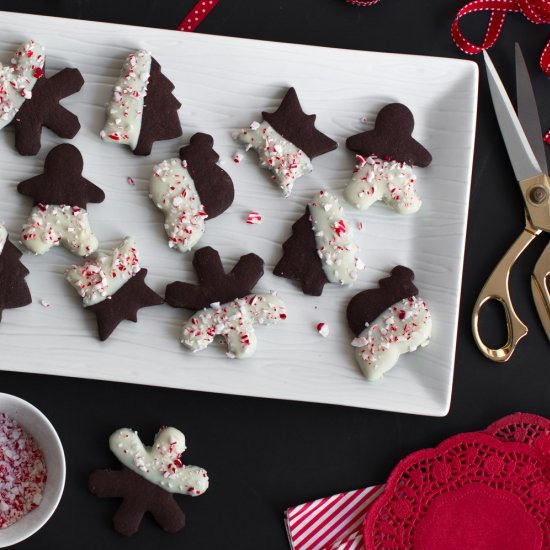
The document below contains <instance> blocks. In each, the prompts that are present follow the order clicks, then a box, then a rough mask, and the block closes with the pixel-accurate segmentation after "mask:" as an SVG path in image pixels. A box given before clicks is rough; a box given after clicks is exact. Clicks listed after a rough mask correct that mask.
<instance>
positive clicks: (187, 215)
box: [149, 158, 208, 252]
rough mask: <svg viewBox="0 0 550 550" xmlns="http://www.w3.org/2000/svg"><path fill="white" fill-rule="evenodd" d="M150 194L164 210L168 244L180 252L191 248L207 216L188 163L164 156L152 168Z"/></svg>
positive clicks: (198, 236)
mask: <svg viewBox="0 0 550 550" xmlns="http://www.w3.org/2000/svg"><path fill="white" fill-rule="evenodd" d="M149 197H150V198H151V200H152V201H153V202H154V203H155V206H156V207H157V208H159V209H160V210H162V211H163V212H164V214H165V221H164V229H165V230H166V233H167V235H168V246H169V247H170V248H177V249H178V250H179V251H180V252H187V251H188V250H191V248H193V246H195V244H197V242H198V241H199V240H200V238H201V237H202V236H203V234H204V222H205V221H206V218H207V217H208V216H207V215H206V212H205V210H204V206H203V205H202V204H201V200H200V197H199V194H198V193H197V190H196V188H195V183H194V181H193V178H192V177H191V175H190V174H189V171H188V170H187V163H186V162H185V161H183V162H182V161H181V160H180V159H179V158H172V159H168V160H163V161H162V162H161V163H160V164H157V165H155V167H154V168H153V175H152V176H151V180H150V183H149Z"/></svg>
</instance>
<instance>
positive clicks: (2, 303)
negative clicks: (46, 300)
mask: <svg viewBox="0 0 550 550" xmlns="http://www.w3.org/2000/svg"><path fill="white" fill-rule="evenodd" d="M21 256H22V254H21V252H19V250H18V249H17V248H16V247H15V245H13V244H12V243H11V242H10V241H9V239H8V232H7V231H6V228H5V227H4V226H3V225H2V224H1V223H0V321H2V311H3V310H4V309H14V308H17V307H23V306H27V305H29V304H30V303H31V302H32V298H31V293H30V291H29V287H28V286H27V283H26V282H25V277H26V276H27V275H28V274H29V270H28V269H27V268H26V267H25V266H24V265H23V264H22V263H21V261H20V258H21Z"/></svg>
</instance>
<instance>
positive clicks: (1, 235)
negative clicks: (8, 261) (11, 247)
mask: <svg viewBox="0 0 550 550" xmlns="http://www.w3.org/2000/svg"><path fill="white" fill-rule="evenodd" d="M7 240H8V232H7V230H6V228H5V227H4V225H3V224H2V223H0V255H1V254H2V251H3V250H4V246H5V245H6V241H7Z"/></svg>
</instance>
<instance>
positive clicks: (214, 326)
mask: <svg viewBox="0 0 550 550" xmlns="http://www.w3.org/2000/svg"><path fill="white" fill-rule="evenodd" d="M193 266H194V268H195V271H196V272H197V275H198V278H199V284H198V285H193V284H190V283H182V282H174V283H171V284H169V285H168V286H167V287H166V302H167V303H168V304H170V305H171V306H173V307H181V308H187V309H193V310H197V309H198V310H199V311H198V312H197V313H195V315H193V316H192V317H191V319H189V321H187V323H186V324H185V326H184V327H183V334H182V343H183V345H184V346H185V347H186V348H188V349H190V350H191V351H200V350H202V349H205V348H206V347H207V346H208V345H209V344H211V343H212V342H213V341H214V338H215V337H216V336H218V335H219V336H222V337H223V338H225V340H226V342H227V347H228V352H227V355H228V357H231V358H235V357H236V358H238V359H244V358H245V357H250V356H251V355H253V353H254V351H255V350H256V340H257V338H256V334H255V330H254V324H256V323H257V324H260V325H270V324H275V323H277V322H279V321H280V320H281V319H283V320H284V319H286V309H285V304H284V302H283V301H282V300H281V299H280V298H279V297H278V296H277V295H276V294H274V293H269V294H251V293H250V292H251V290H252V287H254V285H255V284H256V283H257V282H258V280H259V279H260V278H261V277H262V275H263V273H264V270H263V260H262V259H261V258H260V257H259V256H256V254H247V255H246V256H241V258H240V259H239V261H238V262H237V264H236V265H235V267H234V268H233V269H232V271H231V272H230V273H225V270H224V268H223V265H222V262H221V260H220V256H219V254H218V252H217V251H216V250H214V249H213V248H210V247H205V248H201V249H199V250H197V251H196V252H195V256H194V257H193Z"/></svg>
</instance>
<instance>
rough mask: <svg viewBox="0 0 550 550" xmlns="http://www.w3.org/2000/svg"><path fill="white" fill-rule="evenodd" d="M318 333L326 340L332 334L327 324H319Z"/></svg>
mask: <svg viewBox="0 0 550 550" xmlns="http://www.w3.org/2000/svg"><path fill="white" fill-rule="evenodd" d="M317 332H318V333H319V334H320V335H321V336H322V337H323V338H326V337H327V336H328V335H329V334H330V330H329V328H328V325H327V324H326V323H318V324H317Z"/></svg>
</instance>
